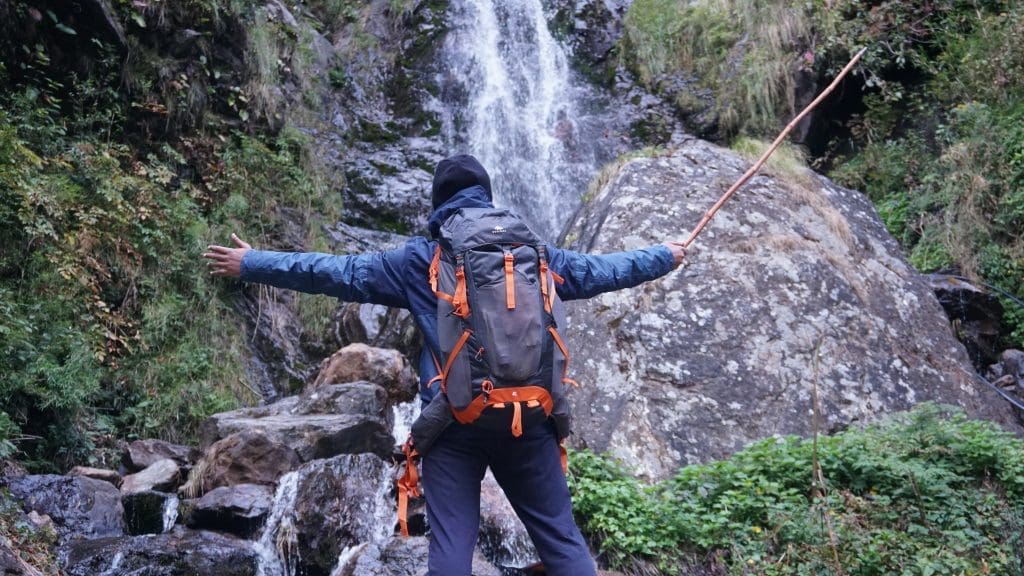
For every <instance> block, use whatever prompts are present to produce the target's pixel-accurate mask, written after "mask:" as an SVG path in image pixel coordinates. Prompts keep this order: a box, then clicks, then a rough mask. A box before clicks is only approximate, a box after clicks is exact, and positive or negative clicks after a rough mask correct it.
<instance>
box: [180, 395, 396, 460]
mask: <svg viewBox="0 0 1024 576" xmlns="http://www.w3.org/2000/svg"><path fill="white" fill-rule="evenodd" d="M391 420H392V415H391V411H390V408H389V406H388V403H387V393H386V392H385V391H384V389H383V388H381V387H380V386H378V385H376V384H371V383H369V382H354V383H349V384H332V385H323V386H320V387H317V388H310V389H309V390H306V391H305V392H303V393H302V394H301V395H300V396H292V397H288V398H285V399H283V400H279V401H277V402H275V403H273V404H269V405H267V406H260V407H256V408H243V409H241V410H235V411H232V412H222V413H220V414H214V415H213V416H211V417H210V418H208V419H207V420H206V421H205V422H203V424H202V426H201V428H200V438H201V440H202V444H203V445H204V446H209V445H211V444H213V443H214V442H216V441H217V440H219V439H221V438H224V437H226V436H229V435H231V434H234V433H236V432H241V431H244V430H252V431H259V432H262V433H263V434H265V435H266V437H267V438H268V439H270V440H271V441H272V442H274V443H277V444H283V445H285V446H288V447H290V448H292V449H293V450H295V452H296V453H297V454H298V455H299V458H300V459H301V460H302V461H303V462H308V461H310V460H313V459H317V458H330V457H332V456H336V455H338V454H359V453H363V452H374V453H377V454H380V455H382V456H385V455H388V454H390V453H391V449H392V448H393V446H394V439H392V438H391V432H390V430H391Z"/></svg>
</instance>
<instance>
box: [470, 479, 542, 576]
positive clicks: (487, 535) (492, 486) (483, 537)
mask: <svg viewBox="0 0 1024 576" xmlns="http://www.w3.org/2000/svg"><path fill="white" fill-rule="evenodd" d="M479 546H480V550H481V551H482V552H483V554H484V556H486V557H487V559H488V560H489V561H490V562H491V563H493V564H494V565H495V566H498V567H500V568H502V569H522V568H526V567H527V566H533V565H535V564H537V563H538V562H540V558H539V557H538V556H537V550H536V549H535V548H534V547H533V542H531V541H530V535H529V534H527V532H526V527H525V526H523V523H522V521H521V520H519V517H518V516H516V512H515V510H513V509H512V505H511V504H509V502H508V498H506V497H505V493H504V492H502V490H501V487H500V486H498V482H497V481H496V480H495V479H494V476H493V475H492V474H491V471H490V470H488V471H487V474H486V475H485V476H484V480H483V482H481V483H480V538H479Z"/></svg>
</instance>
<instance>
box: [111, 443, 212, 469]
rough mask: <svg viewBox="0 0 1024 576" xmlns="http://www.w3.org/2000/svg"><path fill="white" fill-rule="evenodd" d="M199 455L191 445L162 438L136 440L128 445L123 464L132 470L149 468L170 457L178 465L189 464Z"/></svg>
mask: <svg viewBox="0 0 1024 576" xmlns="http://www.w3.org/2000/svg"><path fill="white" fill-rule="evenodd" d="M198 457H199V454H198V451H197V450H196V449H195V448H193V447H191V446H181V445H178V444H172V443H170V442H165V441H163V440H153V439H150V440H136V441H134V442H132V443H131V444H129V445H128V450H126V451H125V454H124V465H125V466H126V467H128V468H129V469H131V470H132V471H136V472H137V471H139V470H144V469H146V468H149V467H150V466H152V465H153V464H155V463H156V462H157V461H159V460H164V459H168V458H169V459H171V460H174V461H175V462H176V463H177V464H178V465H179V466H189V465H191V464H192V463H194V462H195V461H196V459H197V458H198Z"/></svg>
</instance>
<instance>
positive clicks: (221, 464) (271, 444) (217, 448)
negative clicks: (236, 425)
mask: <svg viewBox="0 0 1024 576" xmlns="http://www.w3.org/2000/svg"><path fill="white" fill-rule="evenodd" d="M301 463H302V460H301V459H300V458H299V455H298V454H297V453H296V452H295V450H294V449H293V448H291V447H289V446H286V445H284V444H282V443H280V442H277V441H275V440H272V439H271V438H270V437H268V436H267V434H265V433H263V432H261V431H259V430H243V431H241V432H236V433H234V434H230V435H228V436H227V437H225V438H222V439H220V440H218V441H217V442H214V443H213V444H212V445H211V446H210V447H209V448H208V449H207V450H206V453H205V454H204V455H203V458H202V460H200V462H199V463H198V464H197V465H196V467H195V468H193V469H192V473H191V475H190V476H189V481H188V483H187V484H185V485H184V486H183V487H182V492H183V493H184V494H185V495H186V496H188V497H196V496H200V495H202V494H204V493H205V492H206V491H208V490H212V489H214V488H217V487H220V486H234V485H237V484H264V485H272V484H275V483H276V482H277V480H278V478H280V477H281V476H283V475H284V474H286V473H287V472H290V471H292V470H294V469H296V468H298V467H299V465H300V464H301Z"/></svg>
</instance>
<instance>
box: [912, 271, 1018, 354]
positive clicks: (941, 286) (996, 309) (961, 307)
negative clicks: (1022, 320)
mask: <svg viewBox="0 0 1024 576" xmlns="http://www.w3.org/2000/svg"><path fill="white" fill-rule="evenodd" d="M927 278H928V281H929V282H930V284H931V287H932V291H934V292H935V296H936V297H937V298H938V300H939V304H941V305H942V309H943V310H945V311H946V315H947V316H949V319H950V320H951V321H952V322H953V326H954V330H955V333H956V336H957V338H958V339H959V340H960V342H961V343H963V345H964V347H965V348H966V349H967V354H968V355H969V356H970V358H971V361H972V362H973V363H974V365H975V366H977V367H982V366H988V365H989V364H991V363H992V362H994V361H995V360H996V357H997V355H998V353H999V348H998V347H997V346H998V344H999V335H1000V333H1001V332H1002V324H1003V305H1002V304H1001V303H1000V302H999V298H997V297H996V296H995V295H994V294H991V293H989V292H988V291H987V290H985V289H984V288H981V287H978V286H975V285H973V284H971V283H970V282H967V281H965V280H963V279H961V278H958V277H955V276H950V275H948V274H929V275H928V276H927Z"/></svg>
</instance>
